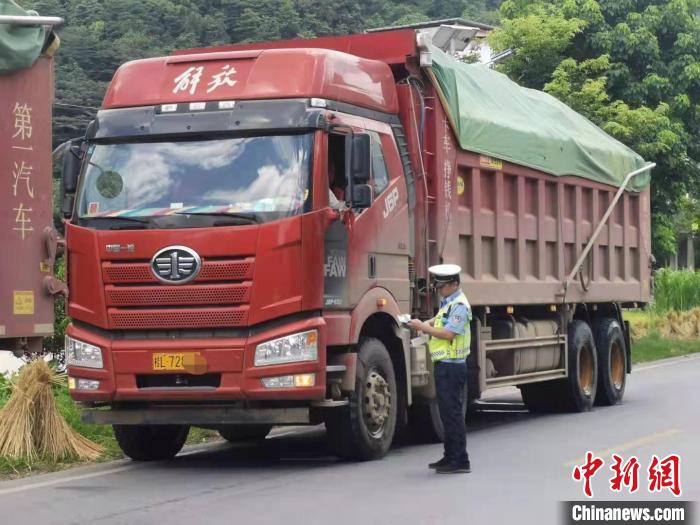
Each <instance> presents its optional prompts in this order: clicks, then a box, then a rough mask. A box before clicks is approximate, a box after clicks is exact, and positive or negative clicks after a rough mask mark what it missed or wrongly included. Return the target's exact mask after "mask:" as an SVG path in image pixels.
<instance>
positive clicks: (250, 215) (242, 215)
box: [174, 211, 260, 223]
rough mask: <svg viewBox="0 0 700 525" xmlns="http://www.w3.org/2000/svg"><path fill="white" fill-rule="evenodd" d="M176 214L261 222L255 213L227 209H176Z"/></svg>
mask: <svg viewBox="0 0 700 525" xmlns="http://www.w3.org/2000/svg"><path fill="white" fill-rule="evenodd" d="M174 215H201V216H204V217H229V218H231V219H243V220H246V221H249V222H255V223H259V222H260V219H258V217H257V215H255V214H254V213H236V212H232V213H229V212H225V211H176V212H175V214H174Z"/></svg>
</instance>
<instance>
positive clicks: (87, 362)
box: [66, 336, 103, 368]
mask: <svg viewBox="0 0 700 525" xmlns="http://www.w3.org/2000/svg"><path fill="white" fill-rule="evenodd" d="M66 364H67V365H73V366H84V367H86V368H103V366H102V350H101V349H100V347H99V346H95V345H91V344H88V343H84V342H83V341H78V340H77V339H73V338H72V337H68V336H66Z"/></svg>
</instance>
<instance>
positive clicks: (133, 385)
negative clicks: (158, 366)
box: [66, 317, 326, 403]
mask: <svg viewBox="0 0 700 525" xmlns="http://www.w3.org/2000/svg"><path fill="white" fill-rule="evenodd" d="M313 329H316V330H318V359H317V360H315V361H303V362H295V363H288V364H281V365H269V366H257V367H256V366H254V356H255V349H256V347H257V345H259V344H260V343H263V342H265V341H268V340H271V339H277V338H279V337H284V336H286V335H290V334H294V333H298V332H304V331H306V330H313ZM66 335H68V336H69V337H72V338H74V339H78V340H80V341H83V342H86V343H89V344H91V345H95V346H98V347H100V349H101V350H102V361H103V368H99V369H97V368H86V367H80V366H72V365H69V366H68V376H69V378H71V379H72V380H71V381H70V384H71V386H75V385H77V384H78V383H79V382H78V380H79V379H91V380H96V381H99V386H98V387H97V388H93V389H90V390H88V389H85V390H82V389H77V388H71V396H72V397H73V399H75V400H76V401H82V402H89V403H113V402H121V401H124V402H128V401H151V402H158V401H168V402H170V401H190V402H191V401H197V402H207V401H238V400H270V401H272V400H309V401H312V400H321V399H324V398H325V393H326V381H325V371H326V351H325V348H326V346H325V345H326V323H325V321H324V320H323V318H322V317H312V318H308V319H303V320H298V321H293V322H290V323H287V324H284V325H280V326H276V327H274V328H270V329H266V330H263V331H260V332H258V333H255V335H251V336H250V337H244V338H221V337H216V338H188V339H182V338H181V339H135V338H133V339H132V338H111V337H109V335H106V334H105V333H104V332H99V333H98V332H97V331H93V330H91V329H89V328H84V327H82V326H76V325H74V324H71V325H69V326H68V328H67V329H66ZM189 352H194V353H197V354H199V356H201V357H202V358H203V361H204V363H205V365H204V368H203V369H201V370H198V372H197V375H191V374H189V373H185V372H174V371H167V372H162V371H155V370H153V354H154V353H189ZM310 373H312V374H315V382H314V385H313V386H303V387H292V388H266V387H265V386H264V385H263V383H262V381H261V380H262V379H263V378H265V377H278V376H286V375H296V374H310ZM158 376H160V377H158ZM177 376H179V377H177ZM205 377H206V378H207V381H209V380H211V383H210V384H203V383H207V381H204V382H203V381H202V378H205ZM73 380H75V381H73ZM175 383H177V384H175Z"/></svg>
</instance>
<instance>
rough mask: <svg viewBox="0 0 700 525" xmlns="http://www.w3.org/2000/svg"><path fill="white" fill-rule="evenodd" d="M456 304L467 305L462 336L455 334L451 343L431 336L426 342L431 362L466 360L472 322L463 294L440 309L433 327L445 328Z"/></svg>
mask: <svg viewBox="0 0 700 525" xmlns="http://www.w3.org/2000/svg"><path fill="white" fill-rule="evenodd" d="M457 304H465V305H467V311H468V318H467V319H466V322H465V326H464V334H455V337H454V339H452V341H448V340H447V339H440V338H439V337H433V336H431V337H430V341H429V342H428V350H429V351H430V358H431V359H432V360H433V362H435V361H442V360H443V359H466V358H467V356H468V355H469V347H470V345H471V330H470V328H469V323H470V321H471V320H472V314H471V307H470V306H469V301H467V297H466V296H465V295H464V293H460V294H459V295H458V296H457V298H456V299H454V300H452V301H450V302H449V303H447V304H446V305H445V306H443V307H442V308H440V310H439V311H438V313H437V315H436V316H435V321H434V322H433V326H434V327H435V328H442V327H443V326H445V324H447V320H448V319H449V317H450V310H451V309H452V307H453V306H454V305H457Z"/></svg>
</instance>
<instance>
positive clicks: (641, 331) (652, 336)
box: [625, 310, 700, 363]
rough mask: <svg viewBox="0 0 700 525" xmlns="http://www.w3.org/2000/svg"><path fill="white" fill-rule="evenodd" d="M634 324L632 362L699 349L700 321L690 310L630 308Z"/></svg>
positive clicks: (641, 361)
mask: <svg viewBox="0 0 700 525" xmlns="http://www.w3.org/2000/svg"><path fill="white" fill-rule="evenodd" d="M625 319H626V320H627V321H629V322H630V326H631V328H632V363H643V362H646V361H656V360H657V359H665V358H669V357H679V356H682V355H687V354H693V353H696V352H700V338H698V337H697V335H698V330H699V329H700V324H699V323H698V313H697V312H696V310H693V311H689V312H665V313H658V312H654V311H641V310H637V311H627V312H625Z"/></svg>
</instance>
